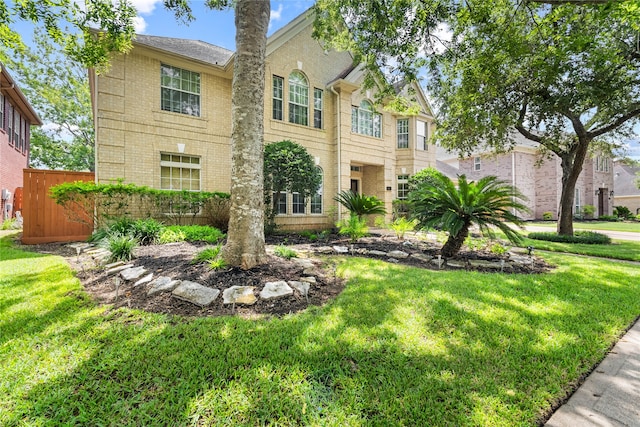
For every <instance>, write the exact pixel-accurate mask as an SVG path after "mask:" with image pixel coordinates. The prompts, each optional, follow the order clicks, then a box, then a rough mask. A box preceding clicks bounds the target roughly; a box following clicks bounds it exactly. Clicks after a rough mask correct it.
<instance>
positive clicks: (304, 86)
mask: <svg viewBox="0 0 640 427" xmlns="http://www.w3.org/2000/svg"><path fill="white" fill-rule="evenodd" d="M289 122H291V123H295V124H298V125H304V126H307V125H308V124H309V83H308V82H307V78H306V77H305V76H304V75H303V74H302V73H301V72H299V71H294V72H292V73H291V74H289Z"/></svg>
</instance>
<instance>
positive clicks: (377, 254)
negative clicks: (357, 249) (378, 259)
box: [369, 249, 387, 256]
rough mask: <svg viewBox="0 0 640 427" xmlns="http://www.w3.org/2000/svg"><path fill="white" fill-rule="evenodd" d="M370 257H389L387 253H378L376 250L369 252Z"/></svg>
mask: <svg viewBox="0 0 640 427" xmlns="http://www.w3.org/2000/svg"><path fill="white" fill-rule="evenodd" d="M369 255H373V256H387V253H386V252H382V251H376V250H375V249H374V250H372V251H369Z"/></svg>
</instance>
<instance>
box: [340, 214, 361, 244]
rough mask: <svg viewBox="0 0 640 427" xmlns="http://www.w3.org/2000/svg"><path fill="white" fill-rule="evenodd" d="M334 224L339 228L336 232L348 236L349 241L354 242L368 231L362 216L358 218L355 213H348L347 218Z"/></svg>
mask: <svg viewBox="0 0 640 427" xmlns="http://www.w3.org/2000/svg"><path fill="white" fill-rule="evenodd" d="M336 226H337V227H338V228H339V229H340V230H339V231H338V232H339V233H340V234H344V235H347V236H349V238H350V239H351V243H355V242H357V241H358V239H360V238H362V237H364V236H366V235H367V234H368V233H369V227H367V222H366V221H365V220H364V218H360V217H359V216H358V215H356V214H351V215H349V218H348V219H343V220H341V221H339V222H338V223H337V224H336Z"/></svg>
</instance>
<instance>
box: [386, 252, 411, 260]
mask: <svg viewBox="0 0 640 427" xmlns="http://www.w3.org/2000/svg"><path fill="white" fill-rule="evenodd" d="M387 255H388V256H390V257H391V258H397V259H405V258H407V257H408V256H409V254H408V253H406V252H403V251H391V252H388V253H387Z"/></svg>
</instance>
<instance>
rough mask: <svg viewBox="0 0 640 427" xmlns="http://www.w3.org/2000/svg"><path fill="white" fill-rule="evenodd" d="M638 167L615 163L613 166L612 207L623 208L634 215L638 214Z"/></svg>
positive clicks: (639, 169) (639, 170)
mask: <svg viewBox="0 0 640 427" xmlns="http://www.w3.org/2000/svg"><path fill="white" fill-rule="evenodd" d="M638 173H640V167H639V166H630V165H628V164H626V163H623V162H620V161H616V162H614V164H613V189H614V191H615V192H614V196H613V206H625V207H627V208H629V210H630V211H631V213H633V214H634V215H638V214H640V188H638V184H637V182H638V181H637V180H638V179H640V175H638Z"/></svg>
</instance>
